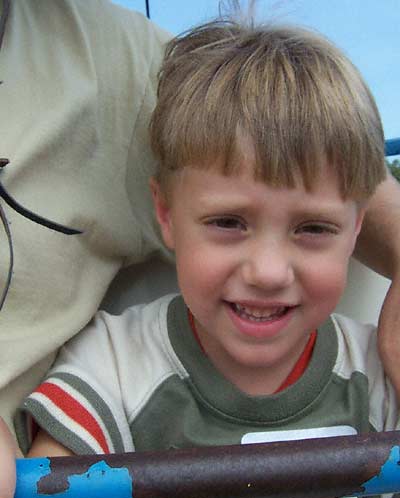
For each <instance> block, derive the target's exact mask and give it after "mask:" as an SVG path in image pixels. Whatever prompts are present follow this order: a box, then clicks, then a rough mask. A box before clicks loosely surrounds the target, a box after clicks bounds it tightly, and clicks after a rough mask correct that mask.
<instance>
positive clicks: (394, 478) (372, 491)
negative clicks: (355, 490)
mask: <svg viewBox="0 0 400 498" xmlns="http://www.w3.org/2000/svg"><path fill="white" fill-rule="evenodd" d="M399 462H400V447H399V446H394V447H393V448H392V450H391V452H390V455H389V458H388V459H387V461H386V463H385V464H384V465H383V466H382V468H381V471H380V473H379V474H378V475H377V476H375V477H373V478H372V479H370V480H369V481H367V482H365V483H364V484H363V486H364V488H365V494H364V496H369V495H380V494H384V493H398V492H399Z"/></svg>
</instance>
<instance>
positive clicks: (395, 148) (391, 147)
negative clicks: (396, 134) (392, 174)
mask: <svg viewBox="0 0 400 498" xmlns="http://www.w3.org/2000/svg"><path fill="white" fill-rule="evenodd" d="M398 154H400V138H391V139H389V140H385V156H397V155H398Z"/></svg>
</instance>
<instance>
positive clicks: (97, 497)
mask: <svg viewBox="0 0 400 498" xmlns="http://www.w3.org/2000/svg"><path fill="white" fill-rule="evenodd" d="M50 462H51V460H50V459H49V458H27V459H25V460H22V459H19V460H17V475H18V479H17V488H16V491H15V495H14V498H44V497H45V496H48V495H45V494H41V493H39V492H38V489H37V488H38V482H39V481H40V479H41V478H43V477H45V476H47V475H49V474H50V473H51V469H50ZM68 482H69V487H68V489H67V490H65V491H63V492H61V493H55V494H54V495H55V496H56V497H57V498H103V497H104V498H111V497H112V498H132V496H133V490H132V479H131V477H130V475H129V472H128V469H126V468H112V467H110V466H108V465H107V463H106V462H104V461H99V462H97V463H95V464H93V465H92V466H90V467H89V468H88V470H87V471H86V472H83V473H82V474H71V475H69V476H68Z"/></svg>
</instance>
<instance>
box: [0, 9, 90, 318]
mask: <svg viewBox="0 0 400 498" xmlns="http://www.w3.org/2000/svg"><path fill="white" fill-rule="evenodd" d="M10 5H11V0H3V10H2V13H1V17H0V49H1V47H2V44H3V39H4V34H5V31H6V26H7V20H8V18H9V13H10ZM1 83H3V82H2V81H0V84H1ZM9 162H10V161H9V159H6V158H0V174H1V171H2V169H3V168H4V167H5V166H7V164H9ZM0 198H1V199H3V200H4V202H5V203H6V204H8V205H9V206H10V207H11V208H12V209H14V210H15V211H16V212H17V213H19V214H20V215H22V216H24V217H25V218H28V219H29V220H31V221H33V222H34V223H38V224H39V225H43V226H44V227H47V228H50V229H51V230H55V231H56V232H61V233H63V234H65V235H76V234H79V233H82V231H81V230H76V229H74V228H69V227H66V226H64V225H60V224H59V223H55V222H54V221H50V220H48V219H47V218H44V217H42V216H39V215H38V214H35V213H33V212H32V211H30V210H29V209H27V208H25V207H23V206H21V204H19V203H18V202H17V201H16V200H15V199H14V197H12V196H11V195H10V194H9V193H8V192H7V190H6V189H5V187H4V185H3V184H2V183H1V181H0ZM0 219H1V222H2V224H3V227H4V232H5V234H6V236H7V240H8V247H9V254H10V261H9V265H8V274H7V279H6V285H5V287H4V290H3V292H2V294H1V295H0V310H1V308H2V307H3V304H4V301H5V299H6V297H7V294H8V291H9V288H10V284H11V278H12V274H13V268H14V248H13V241H12V236H11V230H10V226H9V223H8V220H7V216H6V213H5V212H4V209H3V206H2V205H1V203H0Z"/></svg>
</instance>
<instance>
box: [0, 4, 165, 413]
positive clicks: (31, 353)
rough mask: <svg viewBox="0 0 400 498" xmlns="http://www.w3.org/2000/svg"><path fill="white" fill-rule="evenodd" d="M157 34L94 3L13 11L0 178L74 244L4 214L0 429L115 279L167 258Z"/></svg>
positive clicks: (0, 72) (6, 49)
mask: <svg viewBox="0 0 400 498" xmlns="http://www.w3.org/2000/svg"><path fill="white" fill-rule="evenodd" d="M0 6H1V8H2V1H1V0H0ZM168 37H169V35H168V34H167V33H165V32H163V31H162V30H161V29H159V28H157V27H156V26H154V25H153V24H151V23H149V22H148V21H147V20H146V18H145V17H143V16H142V15H140V14H137V13H134V12H132V11H128V10H125V9H122V8H120V7H117V6H115V5H113V4H111V3H109V2H107V1H106V0H57V1H54V0H13V2H12V5H11V12H10V17H9V19H8V23H7V29H6V33H5V37H4V41H3V47H2V49H1V52H0V80H3V84H2V85H1V86H0V109H1V120H0V157H7V158H8V159H10V164H9V165H8V166H7V167H6V168H5V170H4V171H3V172H2V173H1V181H2V182H3V183H4V185H5V187H6V188H7V189H8V191H9V192H10V193H11V194H12V195H13V196H14V197H15V198H16V199H17V200H18V201H19V202H20V203H21V204H23V205H24V206H25V207H26V208H28V209H30V210H32V211H34V212H35V213H37V214H40V215H42V216H44V217H47V218H49V219H51V220H52V221H55V222H58V223H62V224H64V225H67V226H70V227H73V228H77V229H80V230H83V231H84V234H83V235H77V236H76V235H74V236H66V235H63V234H59V233H55V232H53V231H51V230H49V229H47V228H44V227H41V226H39V225H37V224H34V223H32V222H31V221H29V220H27V219H25V218H23V217H22V216H20V215H18V214H17V213H15V212H14V211H13V210H11V209H10V208H9V207H8V206H4V203H3V206H4V209H5V210H6V213H7V216H8V219H9V221H10V227H11V231H12V237H13V242H14V252H15V263H14V276H13V280H12V282H11V289H10V292H9V295H8V298H7V300H6V303H5V305H4V308H3V310H2V311H1V312H0V415H1V416H3V417H4V418H5V419H6V421H10V416H11V413H12V412H13V411H14V409H15V407H16V405H17V404H18V403H19V402H20V400H21V399H22V398H23V397H24V396H25V395H26V394H27V393H28V392H30V391H31V390H32V389H33V387H34V386H35V385H37V383H38V382H40V379H41V377H42V375H43V374H44V373H45V371H46V370H47V369H48V367H49V366H50V364H51V362H52V360H53V358H54V352H55V351H56V350H57V348H58V347H59V346H60V345H61V344H63V343H64V342H65V341H66V340H67V339H68V338H70V337H71V336H73V335H74V334H75V333H77V332H78V331H79V330H80V329H81V328H82V327H84V326H85V325H86V323H87V322H88V321H89V320H90V318H91V317H92V316H93V314H94V313H95V311H96V310H97V308H98V306H99V303H100V302H101V300H102V298H103V296H104V293H105V292H106V289H107V287H108V285H109V283H110V281H111V280H112V279H113V277H114V276H115V274H116V273H117V271H118V270H119V269H120V268H121V267H122V266H124V265H125V266H126V265H129V264H132V263H135V262H141V261H143V260H144V259H146V258H147V257H148V256H149V254H154V253H160V254H161V255H166V253H165V250H164V249H163V248H162V245H161V241H160V238H159V235H158V232H157V229H156V225H155V222H154V219H153V215H152V208H151V202H150V195H149V190H148V177H149V175H150V174H151V172H152V171H154V166H155V161H154V158H153V157H152V155H151V153H150V150H149V144H148V137H147V125H148V120H149V115H150V112H151V110H152V108H153V106H154V102H155V92H156V74H157V71H158V68H159V64H160V59H161V57H162V53H163V47H164V43H165V41H166V40H167V39H168ZM0 240H2V241H3V244H0V276H1V278H0V285H3V284H4V279H5V277H6V275H7V268H8V264H9V256H8V248H7V247H6V243H5V241H6V238H5V235H4V233H3V234H2V235H1V239H0Z"/></svg>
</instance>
